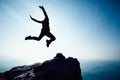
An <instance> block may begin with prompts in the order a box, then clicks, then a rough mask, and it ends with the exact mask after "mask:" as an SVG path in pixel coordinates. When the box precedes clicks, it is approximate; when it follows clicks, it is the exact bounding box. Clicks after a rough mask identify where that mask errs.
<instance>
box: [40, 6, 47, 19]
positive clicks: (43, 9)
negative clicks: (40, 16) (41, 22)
mask: <svg viewBox="0 0 120 80" xmlns="http://www.w3.org/2000/svg"><path fill="white" fill-rule="evenodd" d="M39 8H41V9H42V11H43V13H44V15H45V18H48V15H47V13H46V11H45V9H44V7H43V6H39Z"/></svg>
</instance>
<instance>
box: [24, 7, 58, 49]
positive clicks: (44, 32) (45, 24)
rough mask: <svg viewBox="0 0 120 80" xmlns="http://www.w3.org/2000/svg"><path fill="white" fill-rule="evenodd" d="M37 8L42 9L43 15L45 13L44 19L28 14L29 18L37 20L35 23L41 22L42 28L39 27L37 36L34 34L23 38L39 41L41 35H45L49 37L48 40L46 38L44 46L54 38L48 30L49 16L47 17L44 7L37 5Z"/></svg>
mask: <svg viewBox="0 0 120 80" xmlns="http://www.w3.org/2000/svg"><path fill="white" fill-rule="evenodd" d="M39 8H41V9H42V11H43V13H44V15H45V19H44V20H43V21H38V20H36V19H34V18H32V17H31V15H30V18H31V19H32V20H33V21H35V22H37V23H41V24H42V29H41V34H40V35H39V37H35V36H33V37H32V36H27V37H26V38H25V40H36V41H40V40H41V39H42V37H43V36H47V37H49V38H50V40H48V39H47V40H46V46H47V47H49V45H50V43H51V42H52V41H54V40H56V38H55V36H54V35H53V34H52V33H51V32H50V27H49V18H48V15H47V13H46V11H45V9H44V7H43V6H39Z"/></svg>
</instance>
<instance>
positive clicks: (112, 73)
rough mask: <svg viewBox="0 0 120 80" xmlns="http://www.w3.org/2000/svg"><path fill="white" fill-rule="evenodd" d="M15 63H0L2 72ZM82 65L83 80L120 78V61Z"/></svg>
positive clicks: (88, 62)
mask: <svg viewBox="0 0 120 80" xmlns="http://www.w3.org/2000/svg"><path fill="white" fill-rule="evenodd" d="M14 65H15V64H14ZM14 65H13V64H12V65H10V64H8V63H4V64H2V65H0V72H4V71H6V70H9V69H10V68H12V67H13V66H14ZM17 65H19V64H17ZM20 65H21V64H20ZM80 66H81V70H82V77H83V80H120V61H80Z"/></svg>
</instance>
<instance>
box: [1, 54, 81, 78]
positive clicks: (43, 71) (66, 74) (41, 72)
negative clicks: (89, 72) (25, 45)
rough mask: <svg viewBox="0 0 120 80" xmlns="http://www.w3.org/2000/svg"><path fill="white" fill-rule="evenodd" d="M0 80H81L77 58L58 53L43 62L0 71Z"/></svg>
mask: <svg viewBox="0 0 120 80" xmlns="http://www.w3.org/2000/svg"><path fill="white" fill-rule="evenodd" d="M0 80H82V77H81V69H80V63H79V62H78V60H77V59H75V58H72V57H68V58H65V57H64V56H63V55H62V54H61V53H58V54H57V55H56V56H55V57H54V59H51V60H48V61H45V62H43V63H36V64H33V65H30V66H28V65H26V66H17V67H14V68H12V69H11V70H9V71H6V72H4V73H0Z"/></svg>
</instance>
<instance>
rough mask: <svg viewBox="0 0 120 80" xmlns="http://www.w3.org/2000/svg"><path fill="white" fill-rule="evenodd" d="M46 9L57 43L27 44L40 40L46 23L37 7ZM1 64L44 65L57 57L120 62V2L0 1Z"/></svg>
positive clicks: (75, 0)
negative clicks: (38, 37)
mask: <svg viewBox="0 0 120 80" xmlns="http://www.w3.org/2000/svg"><path fill="white" fill-rule="evenodd" d="M39 5H41V6H44V8H45V10H46V12H47V14H48V16H49V19H50V29H51V33H53V34H54V35H55V37H56V41H54V42H53V43H51V45H50V47H49V48H47V47H46V39H48V37H46V36H45V37H43V38H42V40H41V41H25V40H24V39H25V37H26V36H28V35H31V36H39V34H40V32H41V26H42V25H41V24H38V23H35V22H34V21H32V20H31V19H30V17H29V15H31V16H32V17H34V18H35V19H38V20H43V19H44V14H43V12H42V10H41V9H40V8H39V7H38V6H39ZM0 36H1V39H0V58H1V59H0V60H1V61H2V60H3V62H4V60H8V61H9V60H13V61H22V62H28V63H32V62H42V61H45V60H48V59H51V58H53V57H54V56H55V55H56V53H59V52H60V53H63V55H65V56H66V57H69V56H71V57H75V58H78V59H80V60H119V59H120V1H119V0H12V1H11V0H0Z"/></svg>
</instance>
